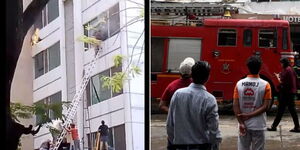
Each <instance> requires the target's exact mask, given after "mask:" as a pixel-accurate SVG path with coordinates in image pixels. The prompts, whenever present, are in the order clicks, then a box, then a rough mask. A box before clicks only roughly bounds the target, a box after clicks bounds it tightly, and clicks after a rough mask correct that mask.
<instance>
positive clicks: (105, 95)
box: [98, 70, 111, 101]
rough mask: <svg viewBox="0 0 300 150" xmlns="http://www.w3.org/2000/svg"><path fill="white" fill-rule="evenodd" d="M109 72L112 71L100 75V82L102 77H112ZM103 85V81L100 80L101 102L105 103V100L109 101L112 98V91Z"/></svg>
mask: <svg viewBox="0 0 300 150" xmlns="http://www.w3.org/2000/svg"><path fill="white" fill-rule="evenodd" d="M109 71H110V70H106V71H104V72H102V73H100V74H99V76H98V77H99V80H100V78H101V77H102V76H110V74H109V73H110V72H109ZM102 85H103V81H101V80H100V91H99V93H100V101H104V100H107V99H109V98H111V89H108V88H103V87H102Z"/></svg>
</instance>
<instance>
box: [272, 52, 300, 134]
mask: <svg viewBox="0 0 300 150" xmlns="http://www.w3.org/2000/svg"><path fill="white" fill-rule="evenodd" d="M280 63H281V65H282V68H283V70H282V72H281V73H280V74H279V76H278V74H276V76H277V77H278V78H279V81H280V85H279V87H278V88H279V93H280V95H279V106H278V112H277V114H276V118H275V120H274V122H273V124H272V126H271V128H268V129H267V130H268V131H276V127H277V126H278V124H279V122H280V120H281V118H282V115H283V113H284V111H285V107H286V106H288V109H289V111H290V113H291V115H292V118H293V121H294V125H295V127H294V129H291V130H290V132H300V127H299V120H298V115H297V111H296V108H295V101H294V97H295V94H296V92H297V85H296V82H297V77H296V73H295V72H294V70H293V68H292V67H291V66H290V62H289V60H288V58H282V59H280Z"/></svg>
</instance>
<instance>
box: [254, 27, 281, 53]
mask: <svg viewBox="0 0 300 150" xmlns="http://www.w3.org/2000/svg"><path fill="white" fill-rule="evenodd" d="M262 30H269V31H272V32H274V34H273V35H274V36H276V37H275V42H276V43H275V42H274V43H275V44H276V45H275V47H261V46H260V32H261V31H262ZM257 36H258V38H257V40H258V41H257V44H258V45H257V46H258V48H278V30H277V28H265V29H258V33H257Z"/></svg>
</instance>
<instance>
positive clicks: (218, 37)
mask: <svg viewBox="0 0 300 150" xmlns="http://www.w3.org/2000/svg"><path fill="white" fill-rule="evenodd" d="M221 30H234V31H235V44H234V45H219V41H220V31H221ZM237 36H238V29H236V28H219V29H218V32H217V40H216V41H217V46H218V47H237V44H238V42H237V41H238V37H237Z"/></svg>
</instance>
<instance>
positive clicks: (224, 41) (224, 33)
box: [218, 29, 236, 46]
mask: <svg viewBox="0 0 300 150" xmlns="http://www.w3.org/2000/svg"><path fill="white" fill-rule="evenodd" d="M218 38H219V39H218V45H219V46H235V45H236V31H235V30H234V29H220V30H219V35H218Z"/></svg>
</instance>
